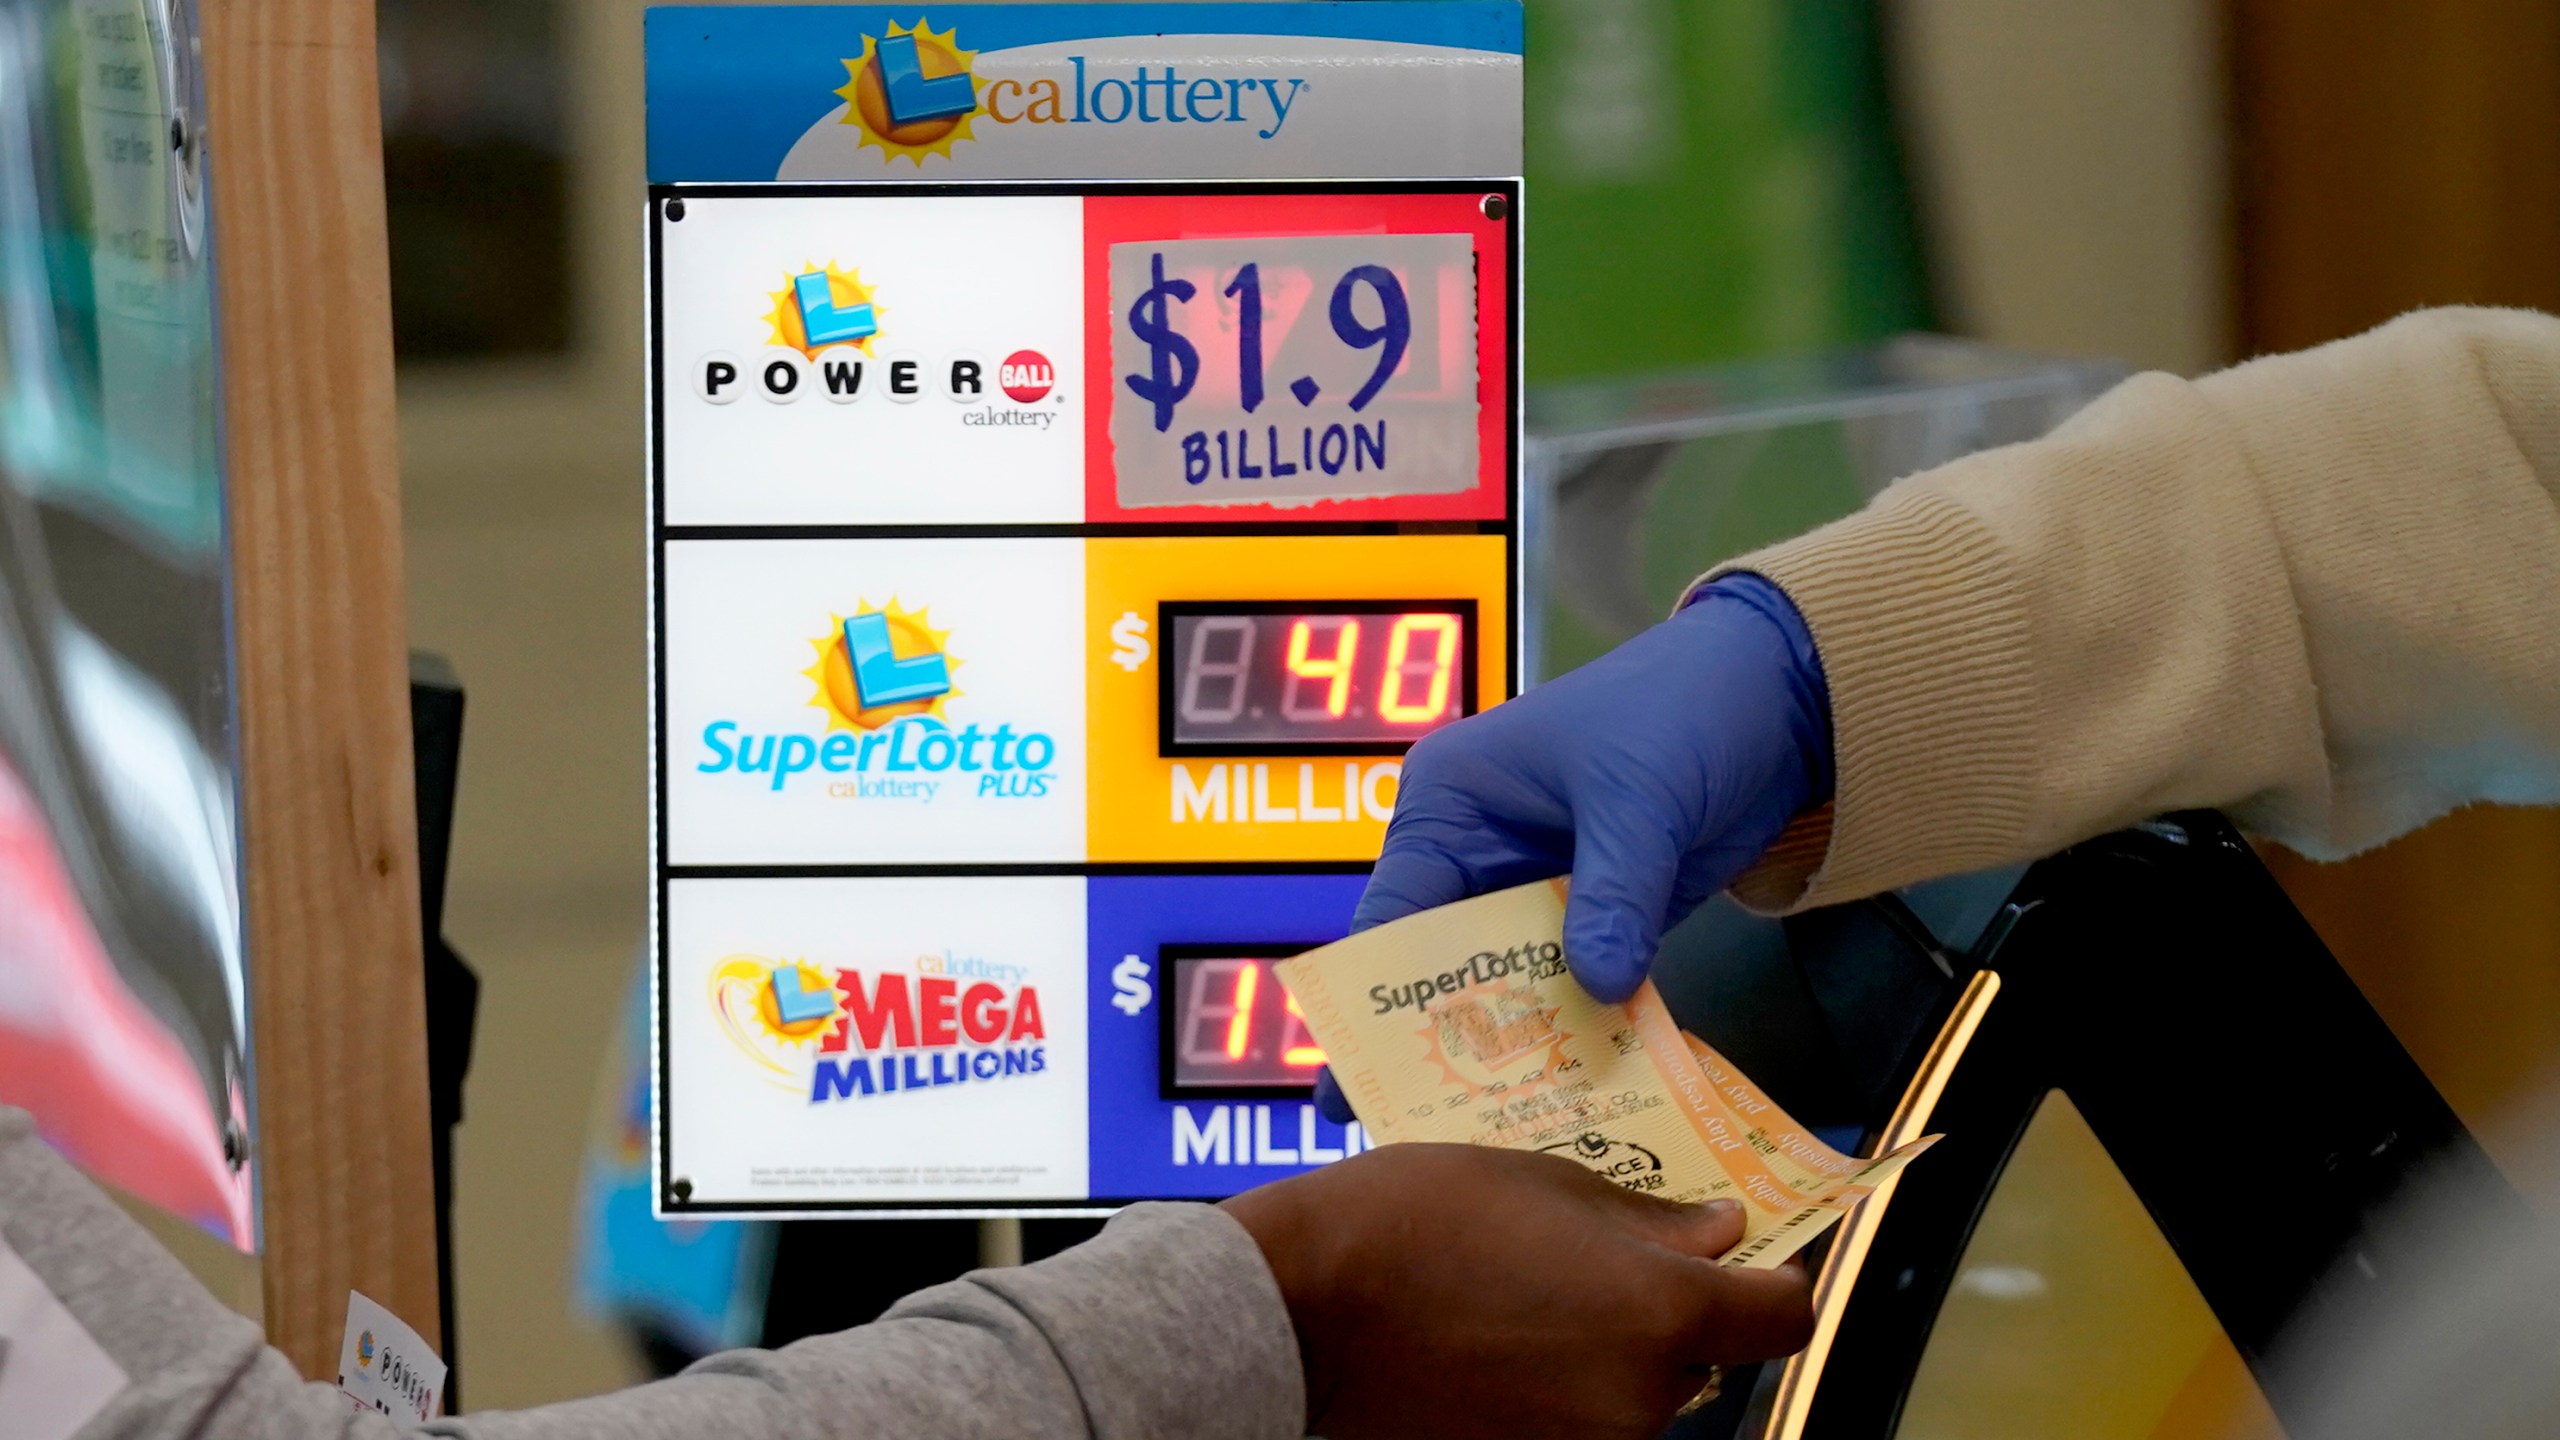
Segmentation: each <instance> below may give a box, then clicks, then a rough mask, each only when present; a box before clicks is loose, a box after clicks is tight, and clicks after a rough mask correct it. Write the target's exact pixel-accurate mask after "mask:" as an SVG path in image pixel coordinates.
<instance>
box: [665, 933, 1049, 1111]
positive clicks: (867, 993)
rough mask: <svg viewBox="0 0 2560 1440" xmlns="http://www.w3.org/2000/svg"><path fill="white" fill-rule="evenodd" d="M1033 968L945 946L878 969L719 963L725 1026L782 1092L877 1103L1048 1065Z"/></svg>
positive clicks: (817, 1099) (717, 988)
mask: <svg viewBox="0 0 2560 1440" xmlns="http://www.w3.org/2000/svg"><path fill="white" fill-rule="evenodd" d="M1030 973H1031V972H1030V969H1029V967H1027V966H1022V965H1007V964H1002V963H998V962H994V961H990V960H987V959H985V958H983V957H981V956H975V955H960V954H955V953H953V952H951V951H948V950H946V951H943V952H941V953H940V954H934V955H919V956H917V957H915V958H914V959H913V960H912V961H910V962H908V963H907V964H906V965H904V966H893V967H889V968H885V969H881V970H878V971H864V970H857V969H840V968H826V967H821V966H817V965H812V964H810V963H809V962H808V961H806V960H773V959H767V958H766V957H764V956H761V955H730V956H725V957H723V958H722V959H721V961H720V963H719V964H717V965H715V966H713V967H712V971H711V986H710V996H709V999H710V1003H711V1010H712V1015H713V1017H714V1018H715V1019H716V1020H717V1021H718V1022H719V1025H720V1031H721V1033H722V1034H723V1035H725V1036H726V1037H728V1040H729V1043H730V1044H731V1045H733V1046H735V1047H736V1048H737V1050H738V1053H739V1054H741V1055H743V1056H745V1057H746V1058H747V1059H748V1060H749V1061H750V1062H751V1063H753V1064H754V1065H755V1066H756V1067H757V1068H758V1069H759V1070H761V1071H763V1072H764V1078H765V1079H766V1081H767V1082H768V1083H770V1084H772V1085H774V1086H775V1087H776V1088H778V1089H784V1090H790V1091H792V1092H794V1093H796V1094H799V1095H802V1096H805V1097H806V1098H807V1100H808V1102H809V1103H810V1104H812V1105H817V1104H823V1103H826V1102H829V1101H846V1100H882V1099H893V1098H895V1097H897V1096H900V1095H914V1094H917V1093H919V1092H921V1091H927V1090H939V1089H944V1088H946V1087H949V1086H954V1085H983V1084H989V1083H995V1082H1001V1081H1005V1080H1012V1079H1017V1078H1020V1077H1024V1076H1030V1075H1038V1074H1042V1073H1044V1072H1046V1071H1047V1070H1048V1068H1049V1052H1048V1038H1049V1035H1048V1025H1047V1022H1046V1021H1045V1020H1044V1019H1043V1017H1042V1015H1041V1011H1040V991H1039V987H1037V986H1035V985H1033V984H1031V983H1030V981H1029V976H1030Z"/></svg>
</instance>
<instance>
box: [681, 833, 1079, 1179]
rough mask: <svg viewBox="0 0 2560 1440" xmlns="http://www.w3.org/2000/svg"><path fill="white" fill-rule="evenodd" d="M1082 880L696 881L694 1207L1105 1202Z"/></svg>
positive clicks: (688, 905) (687, 962)
mask: <svg viewBox="0 0 2560 1440" xmlns="http://www.w3.org/2000/svg"><path fill="white" fill-rule="evenodd" d="M1084 936H1085V892H1084V882H1083V880H1081V879H1080V878H1077V877H1073V876H1062V877H1036V878H995V877H973V878H963V879H949V878H876V879H874V878H865V879H853V880H834V879H751V880H679V881H676V882H674V884H673V885H672V886H671V887H670V894H669V897H668V924H667V934H666V967H667V970H666V992H665V1009H664V1011H663V1012H662V1020H661V1023H662V1024H663V1026H664V1027H665V1033H666V1037H667V1056H668V1064H669V1068H670V1071H671V1073H672V1074H673V1075H674V1076H675V1077H677V1078H676V1080H675V1082H674V1083H673V1085H672V1086H671V1087H670V1089H669V1091H668V1093H667V1094H666V1096H665V1097H664V1101H663V1103H664V1104H665V1106H666V1118H667V1136H668V1151H667V1166H668V1174H669V1176H670V1184H672V1185H675V1186H678V1187H680V1188H681V1190H682V1192H683V1194H684V1195H685V1197H686V1198H687V1199H688V1200H690V1201H692V1202H694V1203H708V1204H720V1203H763V1204H787V1203H790V1202H793V1201H806V1200H817V1199H825V1200H831V1201H842V1200H860V1201H868V1202H875V1203H877V1202H899V1201H948V1200H983V1201H989V1202H994V1203H998V1204H1001V1203H1004V1202H1008V1201H1036V1200H1073V1199H1081V1198H1083V1197H1084V1196H1085V1195H1086V1194H1087V1193H1088V1190H1087V1185H1086V1145H1085V1105H1086V1079H1085V1070H1086V1015H1085V954H1084Z"/></svg>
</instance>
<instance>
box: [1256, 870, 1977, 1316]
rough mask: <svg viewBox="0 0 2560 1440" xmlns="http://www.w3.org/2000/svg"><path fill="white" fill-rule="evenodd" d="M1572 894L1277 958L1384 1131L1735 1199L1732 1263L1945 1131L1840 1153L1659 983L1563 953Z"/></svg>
mask: <svg viewBox="0 0 2560 1440" xmlns="http://www.w3.org/2000/svg"><path fill="white" fill-rule="evenodd" d="M1564 896H1565V886H1564V882H1563V881H1560V880H1542V881H1538V882H1535V883H1533V884H1529V885H1523V886H1519V887H1518V888H1516V889H1511V890H1503V891H1497V892H1495V893H1494V894H1491V895H1481V896H1478V897H1476V898H1475V899H1472V900H1463V901H1460V902H1458V903H1457V904H1455V905H1444V906H1441V907H1440V908H1439V909H1436V910H1426V911H1424V912H1423V913H1421V914H1419V915H1411V916H1407V917H1406V918H1404V919H1402V920H1398V921H1396V922H1394V923H1392V924H1388V925H1382V926H1379V927H1378V928H1376V929H1374V930H1369V931H1365V932H1363V933H1361V934H1359V935H1355V936H1352V937H1351V938H1350V939H1348V940H1343V941H1338V942H1336V943H1334V944H1332V945H1328V946H1325V947H1324V948H1323V949H1320V950H1312V951H1309V952H1308V953H1306V954H1304V955H1301V956H1299V957H1298V958H1296V959H1294V960H1290V961H1287V962H1285V963H1283V964H1281V965H1280V966H1279V967H1278V973H1279V976H1280V980H1281V983H1282V984H1284V985H1286V986H1287V987H1288V989H1289V993H1290V994H1291V995H1292V996H1293V997H1295V998H1296V1000H1297V1002H1298V1008H1299V1010H1300V1011H1301V1012H1303V1013H1304V1015H1305V1017H1306V1024H1307V1028H1308V1030H1309V1031H1310V1032H1311V1033H1312V1034H1313V1035H1314V1037H1315V1040H1316V1043H1317V1044H1318V1045H1320V1046H1321V1047H1323V1050H1324V1052H1325V1056H1326V1059H1327V1061H1328V1062H1329V1063H1330V1064H1331V1065H1332V1066H1333V1072H1334V1077H1335V1078H1336V1079H1337V1080H1339V1081H1340V1082H1341V1084H1342V1090H1343V1093H1344V1094H1345V1095H1347V1096H1349V1097H1350V1100H1351V1104H1352V1108H1353V1109H1354V1110H1356V1111H1358V1112H1359V1115H1360V1123H1361V1124H1362V1125H1363V1126H1365V1127H1367V1129H1368V1132H1369V1135H1370V1137H1371V1139H1372V1141H1373V1142H1374V1143H1377V1144H1393V1143H1395V1142H1397V1141H1400V1140H1433V1141H1451V1142H1458V1143H1464V1144H1474V1145H1500V1146H1503V1147H1505V1148H1508V1149H1514V1150H1540V1151H1545V1152H1547V1153H1549V1154H1554V1155H1561V1156H1564V1157H1566V1158H1568V1159H1572V1160H1576V1161H1579V1162H1581V1163H1582V1164H1583V1165H1585V1166H1587V1167H1589V1168H1590V1169H1592V1170H1594V1171H1596V1172H1598V1173H1599V1174H1601V1175H1603V1176H1606V1177H1607V1178H1609V1179H1610V1180H1613V1181H1615V1182H1617V1183H1618V1184H1620V1185H1623V1186H1625V1187H1627V1188H1628V1189H1630V1190H1640V1191H1643V1192H1645V1193H1647V1194H1652V1195H1659V1196H1661V1197H1663V1198H1664V1199H1666V1200H1677V1201H1681V1202H1683V1203H1697V1202H1700V1201H1705V1200H1717V1199H1729V1200H1737V1201H1740V1202H1741V1204H1742V1213H1743V1217H1744V1229H1743V1238H1742V1241H1741V1243H1740V1244H1738V1245H1736V1246H1735V1247H1734V1248H1733V1250H1732V1251H1731V1252H1730V1253H1728V1254H1727V1255H1726V1256H1725V1257H1724V1263H1726V1264H1728V1265H1740V1266H1745V1267H1748V1268H1753V1269H1766V1268H1769V1267H1772V1266H1775V1265H1777V1264H1779V1263H1780V1262H1782V1261H1784V1260H1785V1259H1786V1258H1787V1257H1788V1256H1790V1255H1793V1254H1794V1253H1795V1252H1796V1251H1798V1250H1800V1249H1802V1248H1804V1246H1806V1245H1807V1244H1809V1243H1811V1242H1812V1241H1813V1240H1814V1239H1815V1238H1816V1237H1817V1236H1819V1235H1821V1234H1822V1233H1823V1231H1825V1230H1827V1229H1829V1228H1830V1227H1831V1225H1832V1224H1833V1222H1835V1221H1837V1220H1839V1219H1840V1217H1841V1216H1843V1215H1846V1214H1847V1213H1848V1212H1849V1211H1850V1210H1852V1209H1854V1208H1856V1206H1857V1203H1858V1202H1859V1201H1860V1200H1862V1199H1864V1198H1865V1197H1866V1196H1867V1195H1868V1194H1870V1193H1872V1192H1873V1191H1874V1190H1875V1188H1876V1187H1877V1186H1878V1185H1880V1184H1882V1183H1883V1182H1884V1180H1885V1179H1886V1178H1887V1177H1888V1176H1890V1175H1892V1174H1893V1172H1895V1171H1896V1170H1899V1169H1900V1168H1902V1166H1903V1165H1905V1164H1907V1163H1909V1162H1910V1160H1911V1158H1912V1157H1913V1156H1915V1155H1918V1154H1919V1153H1920V1152H1921V1151H1922V1150H1924V1149H1927V1148H1928V1147H1929V1145H1930V1144H1931V1143H1932V1142H1933V1141H1935V1139H1936V1138H1937V1137H1935V1136H1930V1137H1928V1138H1927V1139H1922V1140H1917V1141H1914V1142H1912V1143H1911V1144H1909V1145H1905V1146H1903V1147H1902V1148H1901V1149H1899V1150H1896V1151H1893V1152H1892V1153H1891V1154H1888V1155H1883V1156H1880V1157H1878V1158H1876V1159H1873V1160H1861V1159H1857V1158H1854V1157H1852V1156H1847V1155H1843V1154H1841V1153H1840V1152H1838V1151H1837V1150H1834V1149H1832V1148H1831V1147H1830V1146H1828V1145H1825V1144H1823V1143H1822V1142H1821V1141H1820V1140H1818V1139H1816V1138H1815V1137H1814V1135H1813V1133H1812V1132H1811V1131H1809V1130H1807V1129H1805V1128H1804V1127H1803V1126H1801V1125H1799V1124H1797V1123H1796V1122H1795V1121H1794V1120H1793V1119H1791V1118H1790V1117H1789V1116H1788V1115H1787V1113H1786V1112H1785V1111H1783V1110H1780V1109H1779V1108H1778V1107H1777V1106H1776V1105H1774V1104H1772V1103H1771V1102H1770V1100H1769V1098H1768V1097H1767V1096H1766V1095H1763V1094H1762V1093H1760V1090H1759V1088H1758V1087H1757V1086H1755V1085H1753V1084H1752V1083H1751V1081H1750V1079H1749V1078H1748V1077H1746V1076H1745V1075H1743V1073H1742V1072H1741V1071H1739V1070H1736V1069H1735V1068H1734V1067H1733V1066H1732V1065H1731V1064H1730V1063H1729V1062H1727V1061H1726V1060H1725V1059H1724V1057H1723V1056H1721V1055H1718V1054H1717V1053H1716V1052H1715V1051H1714V1050H1712V1049H1710V1048H1708V1047H1707V1045H1706V1044H1705V1043H1704V1042H1702V1041H1700V1040H1698V1039H1697V1038H1696V1037H1695V1036H1691V1035H1686V1034H1683V1033H1682V1032H1681V1030H1680V1027H1679V1025H1678V1024H1677V1023H1676V1022H1674V1021H1673V1020H1672V1018H1671V1012H1670V1011H1668V1010H1666V1009H1665V1008H1663V1004H1662V997H1661V996H1660V995H1658V994H1656V993H1655V992H1654V988H1653V986H1652V984H1651V983H1650V982H1648V983H1647V984H1646V985H1645V987H1644V988H1643V989H1642V990H1640V991H1638V992H1637V993H1636V996H1635V998H1634V999H1632V1000H1629V1001H1627V1002H1626V1003H1625V1004H1623V1005H1604V1004H1602V1003H1601V1002H1600V1001H1598V1000H1595V999H1593V998H1592V997H1591V995H1590V993H1589V992H1587V991H1585V990H1584V989H1583V988H1582V987H1581V986H1580V985H1578V984H1576V983H1575V982H1574V979H1573V975H1572V972H1571V971H1569V970H1568V969H1567V968H1566V967H1565V962H1564V946H1563V936H1564Z"/></svg>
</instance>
